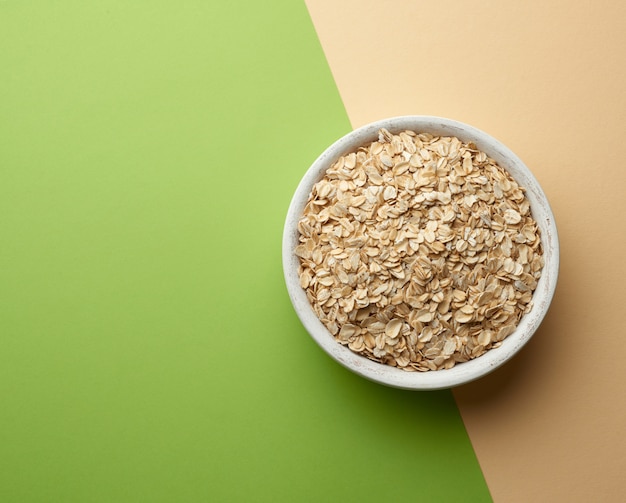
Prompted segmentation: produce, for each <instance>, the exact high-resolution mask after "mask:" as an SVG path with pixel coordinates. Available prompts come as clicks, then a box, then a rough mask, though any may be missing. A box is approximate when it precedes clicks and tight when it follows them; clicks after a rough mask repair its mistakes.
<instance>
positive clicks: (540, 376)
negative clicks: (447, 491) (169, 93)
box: [307, 0, 626, 503]
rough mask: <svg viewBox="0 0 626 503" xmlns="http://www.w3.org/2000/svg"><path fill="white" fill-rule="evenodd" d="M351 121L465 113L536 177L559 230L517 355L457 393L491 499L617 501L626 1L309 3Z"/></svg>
mask: <svg viewBox="0 0 626 503" xmlns="http://www.w3.org/2000/svg"><path fill="white" fill-rule="evenodd" d="M307 6H308V8H309V11H310V13H311V16H312V19H313V22H314V24H315V27H316V29H317V32H318V34H319V37H320V40H321V43H322V46H323V48H324V51H325V53H326V55H327V58H328V61H329V64H330V66H331V69H332V72H333V75H334V77H335V79H336V82H337V85H338V88H339V92H340V94H341V96H342V98H343V101H344V104H345V106H346V109H347V112H348V115H349V117H350V120H351V121H352V125H353V126H354V127H358V126H360V125H362V124H364V123H366V122H370V121H373V120H377V119H381V118H384V117H389V116H393V115H405V114H427V115H440V116H445V117H450V118H453V119H457V120H461V121H464V122H468V123H470V124H472V125H474V126H477V127H479V128H481V129H483V130H485V131H486V132H488V133H490V134H491V135H493V136H495V137H497V138H498V139H500V140H501V141H503V142H504V143H505V144H507V145H508V146H509V147H510V148H511V149H512V150H514V151H515V152H516V153H517V154H518V155H519V156H520V157H521V158H522V159H523V160H524V161H525V162H526V164H527V165H528V166H529V167H530V168H531V170H532V171H533V172H534V174H535V176H536V177H537V178H538V180H539V182H540V183H541V184H542V186H543V188H544V190H545V192H546V194H547V195H548V198H549V199H550V201H551V204H552V208H553V210H554V213H555V217H556V221H557V225H558V229H559V234H560V241H561V272H560V279H559V286H558V288H557V293H556V296H555V299H554V303H553V305H552V308H551V310H550V313H549V315H548V317H547V319H546V321H545V322H544V324H543V325H542V327H541V329H540V330H539V332H538V333H537V334H536V336H535V337H534V338H533V340H532V341H531V343H530V344H529V345H528V346H527V347H526V348H525V349H524V350H523V351H522V353H521V354H520V355H519V356H518V357H516V358H515V360H514V361H512V362H511V363H509V364H508V365H507V366H506V367H504V368H502V369H501V370H499V371H497V372H495V373H494V374H492V375H490V376H488V377H486V378H484V379H482V380H480V381H478V382H476V383H473V384H471V385H468V386H465V387H463V388H459V389H457V390H455V396H456V399H457V402H458V404H459V407H460V410H461V414H462V416H463V419H464V421H465V424H466V427H467V430H468V433H469V435H470V437H471V440H472V443H473V445H474V448H475V450H476V454H477V456H478V459H479V461H480V464H481V467H482V469H483V472H484V474H485V477H486V479H487V483H488V485H489V488H490V490H491V492H492V495H493V498H494V500H495V501H496V502H524V503H525V502H528V501H547V502H561V501H563V502H575V501H581V502H589V501H611V502H612V501H616V502H618V501H620V502H621V501H626V478H625V477H626V475H625V472H626V401H625V398H626V397H625V383H626V364H625V363H624V360H625V359H626V330H625V329H624V328H623V327H624V326H625V324H626V318H625V316H626V287H625V284H626V230H625V226H624V223H623V215H624V211H625V210H626V203H625V202H624V201H625V200H624V195H625V193H626V3H625V2H618V1H613V2H593V3H592V2H584V3H582V2H576V3H574V2H565V1H552V2H541V1H538V0H533V1H530V2H518V1H516V2H513V1H504V2H501V1H495V0H489V1H482V2H463V1H459V0H452V1H446V2H427V1H425V0H424V1H418V2H415V1H409V0H396V1H387V2H380V1H371V0H366V1H363V0H359V1H357V0H341V1H337V0H308V1H307Z"/></svg>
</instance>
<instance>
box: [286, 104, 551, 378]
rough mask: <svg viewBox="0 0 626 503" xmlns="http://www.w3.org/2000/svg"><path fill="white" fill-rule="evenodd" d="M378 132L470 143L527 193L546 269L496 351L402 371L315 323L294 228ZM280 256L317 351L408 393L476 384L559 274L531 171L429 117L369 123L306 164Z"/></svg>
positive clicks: (513, 347) (523, 339)
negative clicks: (335, 173)
mask: <svg viewBox="0 0 626 503" xmlns="http://www.w3.org/2000/svg"><path fill="white" fill-rule="evenodd" d="M380 128H386V129H387V130H389V131H390V132H391V133H398V132H400V131H403V130H407V129H408V130H413V131H417V132H424V133H431V134H433V135H436V136H456V137H457V138H459V139H460V140H462V141H464V142H470V141H472V142H474V143H475V144H476V146H477V147H478V148H479V149H480V150H482V151H483V152H485V153H486V154H487V155H489V156H490V157H491V158H492V159H494V160H495V161H496V162H497V163H498V164H499V165H500V166H501V167H502V168H504V169H505V170H507V171H508V172H509V173H510V174H511V176H512V177H513V178H514V179H515V180H516V181H517V182H518V183H519V184H520V185H521V186H522V187H525V188H526V195H527V197H528V199H529V201H530V207H531V212H532V215H533V217H534V218H535V220H536V221H537V224H538V226H539V228H540V230H541V239H542V245H543V250H544V259H545V265H544V268H543V272H542V275H541V278H540V280H539V282H538V285H537V289H536V290H535V292H534V296H533V302H534V307H533V309H532V310H531V312H530V313H528V314H526V315H525V316H524V317H523V318H522V319H521V321H520V323H519V325H518V327H517V329H516V330H515V332H514V333H512V334H511V335H509V336H508V337H507V338H506V339H505V340H504V341H503V343H502V345H501V346H500V347H498V348H495V349H490V350H489V351H487V352H486V353H485V354H483V355H482V356H480V357H478V358H475V359H473V360H470V361H468V362H465V363H458V364H457V365H455V366H454V367H453V368H451V369H446V370H436V371H428V372H407V371H404V370H401V369H398V368H395V367H392V366H389V365H384V364H381V363H376V362H374V361H372V360H369V359H367V358H365V357H364V356H360V355H357V354H355V353H353V352H352V351H350V349H348V348H347V347H345V346H342V345H341V344H339V343H338V342H337V341H335V339H334V338H333V336H332V335H331V334H330V332H328V330H327V329H326V327H324V325H323V324H322V323H321V322H320V320H319V319H318V317H317V316H316V314H315V312H314V311H313V309H312V308H311V305H310V304H309V301H308V299H307V297H306V293H305V292H304V290H303V289H302V288H301V287H300V284H299V277H298V264H299V262H298V257H296V255H295V253H294V250H295V247H296V245H297V244H298V231H297V223H298V220H299V218H300V216H301V215H302V212H303V210H304V206H305V204H306V201H307V199H308V197H309V194H310V192H311V189H312V187H313V185H314V184H315V183H316V182H317V181H319V180H320V179H321V178H322V176H323V175H324V173H325V171H326V169H327V168H328V167H329V166H330V165H331V164H332V163H333V162H334V161H335V160H336V159H338V158H339V157H340V156H342V155H344V154H347V153H349V152H352V151H354V150H356V149H357V148H358V147H360V146H362V145H365V144H368V143H370V142H372V141H374V140H376V139H377V138H378V131H379V130H380ZM282 255H283V268H284V273H285V281H286V283H287V290H288V291H289V296H290V298H291V302H292V303H293V306H294V308H295V310H296V313H297V314H298V316H299V318H300V320H301V321H302V324H303V325H304V327H305V328H306V330H307V331H308V332H309V333H310V334H311V336H312V337H313V339H314V340H315V341H316V342H317V343H318V344H319V345H320V346H321V348H322V349H323V350H324V351H325V352H326V353H328V355H330V356H331V357H332V358H333V359H335V360H336V361H337V362H339V363H340V364H341V365H343V366H345V367H346V368H348V369H349V370H351V371H353V372H355V373H356V374H358V375H360V376H362V377H365V378H367V379H370V380H372V381H375V382H378V383H380V384H385V385H388V386H393V387H397V388H404V389H413V390H434V389H443V388H451V387H454V386H458V385H460V384H464V383H467V382H470V381H473V380H475V379H478V378H479V377H482V376H484V375H485V374H488V373H489V372H491V371H493V370H495V369H496V368H498V367H500V366H501V365H503V364H504V363H505V362H507V361H508V360H510V359H511V358H512V357H513V356H514V355H515V354H516V353H517V352H518V351H519V350H520V349H521V348H522V347H523V346H524V345H525V344H526V343H527V342H528V341H529V340H530V338H531V337H532V336H533V334H534V333H535V331H536V330H537V328H538V327H539V325H540V323H541V321H542V320H543V318H544V316H545V314H546V312H547V310H548V308H549V306H550V302H551V300H552V297H553V295H554V290H555V288H556V282H557V276H558V270H559V242H558V236H557V230H556V225H555V222H554V216H553V214H552V211H551V209H550V205H549V204H548V201H547V199H546V196H545V194H544V193H543V191H542V189H541V187H540V186H539V183H538V182H537V180H536V179H535V177H534V176H533V175H532V173H531V172H530V170H529V169H528V168H527V167H526V166H525V165H524V163H523V162H522V161H521V160H520V159H519V158H518V157H517V156H516V155H515V154H514V153H513V152H511V150H509V149H508V148H507V147H506V146H504V145H503V144H502V143H500V142H499V141H498V140H496V139H495V138H492V137H491V136H489V135H488V134H486V133H484V132H483V131H480V130H478V129H476V128H474V127H472V126H469V125H467V124H463V123H461V122H457V121H454V120H450V119H445V118H440V117H429V116H403V117H394V118H390V119H384V120H381V121H378V122H374V123H371V124H368V125H366V126H363V127H361V128H359V129H356V130H355V131H352V132H351V133H349V134H347V135H346V136H344V137H343V138H341V139H339V140H338V141H336V142H335V143H333V144H332V145H331V146H330V147H328V149H326V151H324V152H323V153H322V155H320V156H319V157H318V158H317V160H316V161H315V162H314V163H313V164H312V165H311V167H310V168H309V170H308V171H307V172H306V174H305V175H304V177H303V178H302V180H301V182H300V184H299V185H298V188H297V189H296V192H295V194H294V196H293V199H292V201H291V205H290V206H289V210H288V213H287V219H286V222H285V228H284V234H283V250H282Z"/></svg>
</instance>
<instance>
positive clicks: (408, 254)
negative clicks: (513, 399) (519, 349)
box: [295, 129, 543, 371]
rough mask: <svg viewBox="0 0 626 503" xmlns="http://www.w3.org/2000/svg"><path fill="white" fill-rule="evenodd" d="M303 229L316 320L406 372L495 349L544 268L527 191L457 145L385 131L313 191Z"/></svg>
mask: <svg viewBox="0 0 626 503" xmlns="http://www.w3.org/2000/svg"><path fill="white" fill-rule="evenodd" d="M298 232H299V244H298V246H297V247H296V250H295V253H296V255H297V256H298V257H299V259H300V267H299V275H300V285H301V286H302V288H303V289H305V291H306V294H307V297H308V299H309V301H310V303H311V305H312V307H313V309H314V310H315V312H316V313H317V315H318V317H319V318H320V320H321V321H322V323H323V324H324V325H325V326H326V327H327V328H328V330H329V331H330V333H331V334H332V335H333V336H334V337H335V339H336V340H337V341H338V342H339V343H341V344H343V345H347V346H348V347H349V348H350V349H351V350H352V351H354V352H356V353H359V354H361V355H364V356H366V357H368V358H370V359H372V360H374V361H377V362H380V363H384V364H388V365H393V366H396V367H399V368H402V369H405V370H418V371H427V370H438V369H448V368H451V367H453V366H454V365H455V364H456V363H457V362H465V361H468V360H470V359H472V358H476V357H478V356H480V355H482V354H483V353H485V351H487V350H489V349H491V348H495V347H497V346H499V345H500V344H501V342H502V340H504V338H505V337H507V336H508V335H510V334H511V333H513V331H514V330H515V327H516V326H517V324H518V322H519V320H520V318H521V317H522V315H523V314H525V313H527V312H529V311H530V310H531V309H532V294H533V291H534V290H535V288H536V286H537V281H538V279H539V276H540V274H541V269H542V267H543V256H542V247H541V240H540V235H539V230H538V228H537V224H536V222H535V221H534V220H533V218H532V216H531V213H530V205H529V202H528V199H527V198H526V196H525V194H524V189H522V188H521V187H520V186H519V185H518V184H517V183H516V182H515V181H514V180H513V179H512V178H511V177H510V175H508V173H507V172H506V171H504V170H503V169H502V168H500V167H499V166H498V165H497V164H496V163H495V162H494V161H493V160H492V159H490V158H489V157H487V155H486V154H485V153H484V152H481V151H479V150H478V149H477V148H476V146H475V145H473V144H472V143H463V142H461V141H460V140H459V139H458V138H455V137H436V136H432V135H430V134H418V133H415V132H412V131H404V132H402V133H400V134H397V135H395V134H391V133H389V132H388V131H387V130H385V129H382V130H380V132H379V139H378V141H375V142H373V143H371V144H369V145H366V146H363V147H361V148H359V149H358V151H356V152H352V153H350V154H347V155H345V156H343V157H341V158H340V159H339V160H337V161H336V162H335V163H334V164H333V165H332V167H330V168H329V169H328V170H327V171H326V174H325V175H324V178H323V179H322V180H320V181H319V182H318V183H317V184H316V185H315V186H314V187H313V189H312V192H311V195H310V197H309V200H308V202H307V205H306V207H305V210H304V212H303V214H302V216H301V218H300V220H299V223H298Z"/></svg>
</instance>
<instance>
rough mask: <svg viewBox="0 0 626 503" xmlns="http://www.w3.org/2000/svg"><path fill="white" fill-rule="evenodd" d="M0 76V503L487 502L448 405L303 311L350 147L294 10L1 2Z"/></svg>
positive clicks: (334, 97)
mask: <svg viewBox="0 0 626 503" xmlns="http://www.w3.org/2000/svg"><path fill="white" fill-rule="evenodd" d="M0 68H1V72H2V73H1V79H0V86H1V87H0V331H1V333H0V501H2V502H127V501H128V502H143V501H146V502H148V501H149V502H159V501H163V502H172V501H176V502H187V501H190V502H191V501H194V502H195V501H242V502H244V501H246V502H247V501H316V502H317V501H381V500H383V501H490V497H489V493H488V490H487V488H486V485H485V482H484V480H483V477H482V474H481V472H480V468H479V466H478V464H477V461H476V458H475V456H474V453H473V451H472V448H471V445H470V442H469V440H468V438H467V435H466V432H465V430H464V428H463V424H462V422H461V419H460V416H459V414H458V411H457V409H456V406H455V403H454V400H453V398H452V395H451V393H450V392H448V391H443V392H430V393H412V392H407V391H400V390H395V389H390V388H385V387H382V386H379V385H377V384H373V383H370V382H368V381H365V380H363V379H361V378H359V377H356V376H354V375H352V374H350V373H349V372H348V371H346V370H344V369H343V368H341V367H340V366H339V365H337V364H335V363H334V362H332V361H331V360H330V359H329V358H328V357H327V356H326V355H325V354H324V353H323V352H322V351H321V350H320V349H319V348H318V347H317V346H316V345H315V344H314V343H313V342H312V340H311V339H310V338H309V337H308V335H307V334H306V332H305V331H304V329H303V328H302V326H301V325H300V323H299V321H298V319H297V317H296V316H295V314H294V312H293V309H292V307H291V305H290V302H289V299H288V296H287V293H286V289H285V286H284V282H283V277H282V269H281V257H280V242H281V234H282V225H283V221H284V217H285V214H286V211H287V206H288V204H289V200H290V198H291V194H292V193H293V191H294V189H295V187H296V185H297V183H298V181H299V179H300V177H301V176H302V175H303V173H304V172H305V171H306V169H307V167H308V166H309V164H310V163H311V162H312V161H313V160H314V159H315V157H316V156H317V155H318V154H319V153H320V152H321V151H322V150H323V149H324V148H325V147H326V146H327V145H328V144H330V143H331V142H332V141H334V140H335V139H336V138H338V137H339V136H341V135H343V134H345V133H347V132H348V131H349V130H350V125H349V122H348V119H347V116H346V114H345V111H344V109H343V105H342V103H341V101H340V97H339V95H338V93H337V90H336V87H335V85H334V83H333V80H332V76H331V74H330V72H329V69H328V67H327V64H326V61H325V59H324V55H323V53H322V50H321V48H320V46H319V42H318V40H317V37H316V35H315V32H314V29H313V26H312V24H311V21H310V19H309V17H308V14H307V11H306V7H305V5H304V3H303V2H301V1H272V2H193V1H185V2H171V1H168V2H165V1H159V2H155V1H150V2H149V1H145V2H132V1H131V2H128V1H124V2H122V1H120V2H115V1H101V2H84V1H60V0H59V1H23V2H22V1H19V2H18V1H2V2H0Z"/></svg>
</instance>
